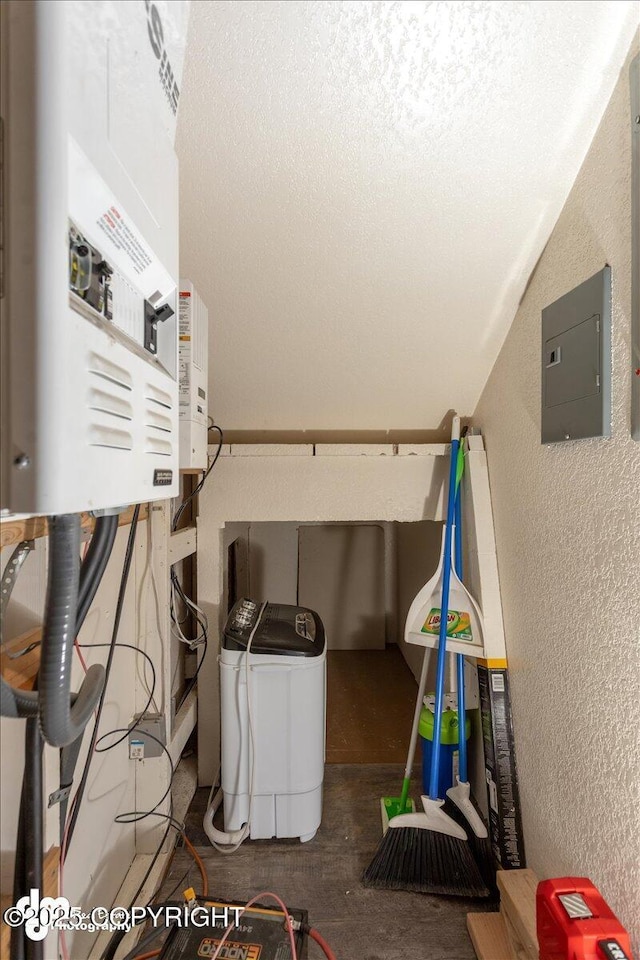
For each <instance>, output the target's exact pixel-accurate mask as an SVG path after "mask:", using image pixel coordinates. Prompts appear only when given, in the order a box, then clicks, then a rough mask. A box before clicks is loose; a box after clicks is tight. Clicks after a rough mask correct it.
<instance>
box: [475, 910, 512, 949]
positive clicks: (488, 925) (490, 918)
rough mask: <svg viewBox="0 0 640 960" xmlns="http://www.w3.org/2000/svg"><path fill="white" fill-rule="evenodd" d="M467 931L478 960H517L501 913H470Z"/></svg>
mask: <svg viewBox="0 0 640 960" xmlns="http://www.w3.org/2000/svg"><path fill="white" fill-rule="evenodd" d="M467 930H468V931H469V936H470V937H471V942H472V944H473V949H474V950H475V952H476V956H477V957H478V960H515V958H514V957H513V954H512V953H511V945H510V944H509V938H508V937H507V931H506V929H505V925H504V920H503V919H502V916H501V914H499V913H468V914H467Z"/></svg>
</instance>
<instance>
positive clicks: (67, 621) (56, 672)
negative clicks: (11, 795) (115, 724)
mask: <svg viewBox="0 0 640 960" xmlns="http://www.w3.org/2000/svg"><path fill="white" fill-rule="evenodd" d="M49 551H50V552H49V574H48V580H47V599H46V605H45V610H46V618H45V623H44V628H43V631H42V652H41V658H40V674H39V687H40V690H39V701H40V711H39V717H40V730H41V732H42V736H43V737H44V739H45V741H46V742H47V743H49V744H50V745H51V746H53V747H65V746H67V744H70V743H72V742H73V741H74V740H77V738H78V737H79V736H80V734H81V733H82V731H83V729H84V727H85V726H86V724H87V722H88V720H89V718H90V716H91V714H92V712H93V710H94V708H95V706H96V704H97V702H98V700H99V698H100V694H101V692H102V687H103V685H104V676H105V675H104V668H103V667H102V666H100V665H99V664H94V665H93V666H92V667H90V668H89V670H88V671H87V674H86V676H85V678H84V680H83V682H82V686H81V687H80V690H79V692H78V696H77V698H76V700H75V703H74V704H73V706H72V705H71V665H72V659H73V640H74V637H75V630H76V619H77V604H78V575H79V568H80V556H79V554H80V517H79V516H78V514H63V515H62V516H59V517H50V518H49Z"/></svg>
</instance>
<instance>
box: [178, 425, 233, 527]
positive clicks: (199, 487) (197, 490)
mask: <svg viewBox="0 0 640 960" xmlns="http://www.w3.org/2000/svg"><path fill="white" fill-rule="evenodd" d="M209 430H217V431H218V433H219V435H220V439H219V441H218V449H217V450H216V452H215V454H214V457H213V460H212V461H211V463H210V464H209V466H208V467H207V469H206V470H205V472H204V474H203V476H202V479H201V480H200V482H199V483H198V485H197V486H196V487H195V488H194V489H193V490H192V491H191V493H190V494H189V496H188V497H185V499H184V500H183V501H182V503H181V504H180V506H179V507H178V509H177V510H176V514H175V516H174V518H173V523H172V529H173V530H174V531H175V530H176V529H177V527H178V523H179V522H180V517H181V516H182V514H183V513H184V511H185V509H186V508H187V506H188V504H189V503H191V501H192V500H193V498H194V497H197V496H198V494H199V493H200V491H201V490H202V488H203V487H204V485H205V483H206V480H207V477H208V476H209V474H210V473H211V471H212V470H213V468H214V467H215V465H216V463H217V462H218V457H219V456H220V453H221V451H222V444H223V443H224V433H223V430H222V427H219V426H218V425H217V423H212V424H211V426H210V427H209Z"/></svg>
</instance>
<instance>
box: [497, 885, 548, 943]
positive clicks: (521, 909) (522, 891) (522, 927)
mask: <svg viewBox="0 0 640 960" xmlns="http://www.w3.org/2000/svg"><path fill="white" fill-rule="evenodd" d="M496 880H497V883H498V889H499V890H500V909H501V911H502V913H503V914H504V915H505V916H506V917H507V919H508V920H509V923H510V927H511V928H512V929H513V934H514V937H517V940H518V944H520V945H521V946H522V948H523V949H524V952H525V954H526V955H527V956H529V957H531V958H536V957H537V956H538V936H537V931H536V890H537V887H538V878H537V876H536V875H535V873H534V872H533V870H498V873H497V877H496ZM507 932H508V931H507Z"/></svg>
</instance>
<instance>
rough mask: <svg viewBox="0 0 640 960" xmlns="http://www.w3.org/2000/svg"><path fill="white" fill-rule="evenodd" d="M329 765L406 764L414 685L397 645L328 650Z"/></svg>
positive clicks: (413, 702) (414, 694)
mask: <svg viewBox="0 0 640 960" xmlns="http://www.w3.org/2000/svg"><path fill="white" fill-rule="evenodd" d="M327 677H328V682H327V763H404V762H405V759H406V755H407V746H408V744H409V736H410V733H411V721H412V720H413V711H414V707H415V702H416V693H417V685H416V682H415V680H414V678H413V674H412V673H411V671H410V670H409V667H408V666H407V664H406V662H405V660H404V657H403V656H402V654H401V652H400V649H399V648H398V647H397V646H395V645H394V646H389V647H387V648H386V650H330V651H329V653H328V656H327Z"/></svg>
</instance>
